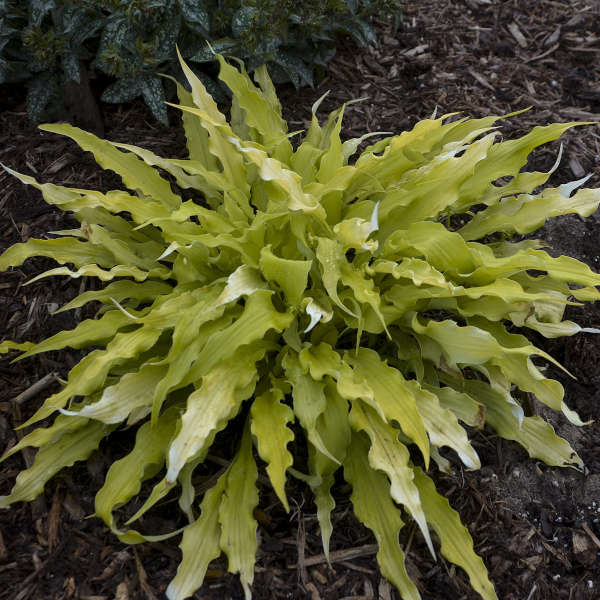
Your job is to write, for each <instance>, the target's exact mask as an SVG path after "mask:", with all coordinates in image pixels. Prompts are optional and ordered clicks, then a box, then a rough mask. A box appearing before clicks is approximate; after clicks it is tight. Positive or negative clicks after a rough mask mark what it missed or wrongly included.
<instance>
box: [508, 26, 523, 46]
mask: <svg viewBox="0 0 600 600" xmlns="http://www.w3.org/2000/svg"><path fill="white" fill-rule="evenodd" d="M508 30H509V31H510V33H511V35H512V36H513V37H514V38H515V40H516V42H517V44H519V46H521V48H523V49H525V48H527V40H526V39H525V36H524V35H523V34H522V33H521V30H520V29H519V26H518V25H517V24H516V23H515V22H514V21H513V22H512V23H509V25H508Z"/></svg>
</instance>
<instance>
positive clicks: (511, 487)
mask: <svg viewBox="0 0 600 600" xmlns="http://www.w3.org/2000/svg"><path fill="white" fill-rule="evenodd" d="M377 27H378V30H379V44H378V45H377V46H376V47H371V48H367V49H361V48H357V47H355V46H353V45H352V44H351V43H350V42H346V43H344V44H342V46H341V47H340V48H339V51H338V55H337V57H336V58H335V60H334V61H333V63H332V64H331V66H330V68H329V70H328V73H327V75H326V77H325V79H324V80H323V81H322V82H321V83H320V84H319V86H318V87H316V88H315V89H304V90H301V91H299V92H297V91H295V90H293V89H287V88H286V89H284V90H282V92H281V100H282V104H283V106H284V111H285V116H286V118H287V119H288V120H289V123H290V129H291V130H295V129H300V128H303V127H305V126H306V125H307V123H308V121H309V118H310V106H311V105H312V103H313V102H314V101H315V100H316V99H317V98H318V97H320V96H321V95H322V94H323V93H324V92H325V91H326V90H330V94H329V96H328V97H327V99H326V100H325V102H324V103H323V105H322V110H323V114H326V111H328V110H330V109H333V108H336V107H337V106H339V105H340V104H341V103H343V102H345V101H347V100H350V99H354V98H359V97H366V98H367V99H366V100H365V101H364V102H362V103H359V104H353V105H351V106H349V107H348V108H347V117H346V124H345V129H344V134H345V135H346V136H347V137H355V136H360V135H362V134H363V133H365V132H367V131H390V132H399V131H401V130H403V129H405V128H409V127H411V126H412V125H413V124H414V123H415V122H416V121H417V120H418V119H422V118H425V117H428V116H429V115H431V114H432V113H433V112H434V110H436V109H437V111H438V114H443V113H448V112H455V111H461V112H464V113H465V114H468V115H471V116H485V115H488V114H498V115H501V114H506V113H509V112H512V111H514V110H518V109H522V108H526V107H528V106H531V107H532V108H531V110H530V111H529V112H527V113H525V114H522V115H519V116H518V117H516V118H514V119H512V120H509V121H507V122H504V123H505V125H504V128H503V131H505V135H507V136H512V135H517V134H520V133H523V132H525V131H526V130H529V129H531V128H532V127H533V126H535V125H543V124H546V123H548V122H551V121H569V120H584V121H599V120H600V60H599V59H600V2H598V0H538V1H537V2H517V1H516V0H515V1H513V0H495V1H494V0H492V1H490V0H464V1H461V0H456V1H450V0H419V1H418V2H412V3H407V6H406V8H405V11H404V23H403V25H402V27H401V28H400V30H399V31H398V32H397V33H394V32H392V31H391V29H390V28H389V26H388V25H387V24H385V23H379V24H378V25H377ZM0 109H2V112H1V114H0V162H2V163H4V164H5V165H7V166H9V167H11V168H14V169H16V170H19V171H21V172H24V173H27V174H30V175H34V176H35V177H37V178H38V179H39V180H42V181H52V182H54V183H59V184H63V185H71V186H79V187H88V188H96V189H102V190H108V189H114V188H117V187H119V186H120V185H121V182H120V180H119V178H118V177H117V176H116V175H115V174H114V173H112V172H103V171H101V170H100V169H98V167H97V166H96V164H95V163H94V161H93V159H92V157H91V156H90V155H87V154H84V153H82V152H80V151H79V150H78V148H77V147H76V146H75V145H74V144H73V143H71V142H70V141H69V140H65V139H62V138H60V137H58V136H56V135H52V134H46V133H43V132H39V131H37V130H36V129H35V128H33V127H32V126H31V125H30V124H29V123H28V122H27V120H26V118H25V115H24V108H23V102H22V96H20V95H19V90H17V89H14V88H11V89H8V88H7V89H6V90H5V93H4V94H1V93H0ZM101 109H102V117H103V119H104V127H105V132H106V133H105V137H107V138H108V139H111V140H115V141H121V142H129V143H135V144H137V145H139V146H142V147H146V148H149V149H152V150H153V151H155V152H157V153H158V154H162V155H164V156H184V155H185V140H184V137H183V132H182V130H181V128H180V124H179V120H178V116H177V115H176V114H175V113H173V114H172V115H171V121H172V126H171V127H169V128H166V127H163V126H161V125H159V124H156V123H155V122H154V121H153V120H152V118H151V116H150V114H149V112H148V110H147V109H146V108H145V106H144V105H142V104H141V103H134V104H132V105H126V106H120V107H113V106H108V105H103V106H102V107H101ZM563 144H564V153H563V160H562V163H561V167H560V168H559V169H558V171H557V172H556V173H555V175H554V176H553V179H552V183H553V184H556V185H558V184H560V183H564V182H566V181H571V180H573V179H576V178H580V177H582V176H583V175H584V174H586V173H592V174H593V176H592V178H591V180H590V181H589V182H588V184H587V185H591V186H595V187H597V186H599V185H600V130H599V129H598V127H597V126H589V127H586V128H577V129H576V130H575V131H573V132H571V133H569V134H567V135H566V136H565V137H564V139H563ZM557 151H558V145H557V144H551V145H549V146H548V147H547V148H544V149H541V150H540V151H538V152H537V153H536V155H535V158H534V159H533V160H532V162H531V165H530V166H531V167H535V168H540V169H541V168H546V169H548V168H549V167H550V166H551V165H552V164H553V162H554V160H555V157H556V153H557ZM0 211H1V220H0V248H5V247H8V246H9V245H11V244H13V243H15V242H18V241H22V240H25V239H27V238H29V237H31V236H33V237H41V236H43V234H44V233H45V232H47V231H53V230H59V229H66V228H69V227H71V226H72V225H73V222H72V219H71V218H70V217H69V216H68V215H64V214H61V213H60V212H59V211H57V210H55V209H54V208H52V207H49V206H47V205H46V204H44V202H43V201H42V199H41V197H40V195H39V194H38V193H37V192H36V191H35V190H32V189H29V188H25V187H24V186H22V185H21V184H20V183H19V182H18V181H16V180H15V179H14V178H12V177H11V176H10V175H9V174H8V173H1V174H0ZM539 237H542V238H544V239H546V240H547V241H548V242H549V243H550V244H551V245H552V248H553V252H554V253H556V254H566V255H569V256H573V257H576V258H579V259H581V260H583V261H585V262H587V263H588V264H589V265H591V266H592V267H595V268H596V269H597V267H598V263H599V262H600V216H599V215H598V213H596V214H595V215H593V216H592V217H590V218H589V219H587V220H585V221H584V220H582V219H579V218H578V217H564V218H560V219H555V220H553V221H552V222H549V223H547V225H546V226H545V227H544V229H543V230H542V232H541V233H540V234H539ZM50 265H51V263H50V261H46V260H43V259H32V260H29V261H27V263H26V264H25V265H24V266H23V267H22V268H19V269H14V270H12V271H10V272H8V273H2V274H0V332H2V336H5V337H6V338H8V339H15V340H26V339H27V340H32V341H39V340H41V339H43V338H45V337H47V336H48V335H51V334H53V333H55V332H57V331H59V330H61V329H65V328H67V329H68V328H72V327H73V326H74V324H75V322H76V321H78V320H80V319H82V318H85V317H86V316H90V315H88V314H87V312H86V309H85V308H84V309H81V310H78V311H73V312H74V314H71V313H61V314H60V315H56V316H51V314H50V313H51V311H52V310H53V309H54V308H56V306H57V305H60V304H62V303H64V302H66V301H67V300H69V299H71V298H72V297H74V296H75V295H76V294H78V293H79V292H81V291H82V290H83V289H85V286H86V285H89V283H86V282H82V283H80V282H77V281H75V282H72V281H66V282H65V281H63V280H62V279H54V278H50V279H45V280H42V281H40V282H37V283H35V284H33V285H31V286H25V285H24V284H25V283H26V282H27V280H29V279H30V278H31V277H32V276H35V275H37V274H38V273H40V272H42V271H43V270H44V269H46V268H48V267H49V266H50ZM569 316H570V318H572V319H574V320H576V321H578V322H579V323H580V324H582V325H585V326H596V327H598V326H599V325H600V307H599V306H597V305H596V306H587V307H585V308H577V309H573V310H571V314H570V315H569ZM534 341H535V342H536V343H537V344H538V345H540V346H541V347H543V348H545V349H546V350H548V351H549V352H550V353H551V354H552V355H553V356H554V357H556V358H557V359H558V360H559V361H561V362H562V364H564V365H565V366H566V367H567V369H569V371H570V372H571V373H573V374H574V375H575V376H576V377H577V379H576V380H575V379H571V378H569V377H568V376H565V375H564V374H563V373H561V372H559V371H558V370H556V369H551V372H552V374H553V376H555V377H556V378H558V379H559V380H560V381H561V382H562V383H563V385H564V386H565V390H566V396H565V398H566V402H567V403H568V404H569V406H571V407H572V408H573V409H575V410H577V411H578V412H579V414H580V415H581V416H582V418H584V419H585V420H595V421H596V423H594V424H591V425H588V426H587V427H584V428H576V427H573V426H570V425H569V424H567V423H565V420H564V419H563V418H562V417H561V416H559V415H558V416H557V415H548V414H547V413H546V412H544V410H543V409H542V408H541V407H539V406H538V407H537V410H539V411H540V412H541V413H543V414H544V416H546V417H547V418H548V419H549V420H551V422H552V423H553V424H554V425H555V427H556V429H557V430H558V432H559V433H560V434H561V435H563V436H564V437H566V438H567V439H569V440H570V441H571V443H572V445H573V446H574V448H575V449H576V450H577V452H578V453H579V454H580V456H581V457H582V458H583V460H584V462H585V464H586V470H585V472H584V473H579V472H577V471H574V470H570V469H554V468H548V467H545V466H544V465H543V464H541V463H539V462H537V461H532V460H529V459H528V457H527V456H526V453H525V452H524V451H523V450H522V449H521V448H520V447H518V446H516V445H515V444H513V443H510V442H506V441H504V440H502V439H500V438H498V437H497V436H495V435H494V434H493V433H492V432H490V431H487V430H486V431H484V432H473V436H474V444H475V446H476V448H477V450H478V452H479V454H480V456H481V458H482V464H484V465H485V466H484V467H483V468H482V469H481V470H480V471H476V472H467V471H464V470H463V469H462V468H461V467H460V465H459V464H458V463H457V462H456V461H454V465H455V471H454V473H453V474H452V475H439V476H438V477H437V482H438V485H439V489H440V490H441V491H443V492H444V493H445V494H446V495H447V496H448V498H449V499H450V502H451V504H452V506H453V507H454V508H455V509H457V510H458V511H459V513H460V514H461V516H462V518H463V521H464V522H465V524H466V525H467V526H468V527H469V530H470V531H471V534H472V536H473V539H474V542H475V548H476V550H477V552H478V553H479V554H480V555H481V556H482V557H483V558H484V561H485V563H486V565H487V566H488V569H489V572H490V577H491V579H492V580H493V581H494V583H495V585H496V589H497V592H498V596H499V598H501V599H503V600H550V599H552V600H554V599H565V600H580V599H581V600H592V599H595V598H600V540H599V538H600V523H599V519H600V426H599V425H598V424H597V421H598V419H599V418H600V391H599V386H598V384H599V383H600V342H599V341H598V338H597V337H595V336H594V335H593V334H580V335H578V336H575V337H573V338H568V339H562V340H553V341H548V340H543V339H534ZM78 359H79V355H78V354H77V352H74V351H70V352H53V353H49V354H47V355H43V356H40V357H36V358H34V359H30V360H27V361H23V362H18V363H15V364H13V365H11V364H10V362H9V360H7V359H5V358H4V359H1V360H0V379H1V381H2V384H3V385H2V386H1V387H0V442H1V444H2V447H5V446H8V445H12V444H13V443H14V442H15V439H16V437H18V436H20V435H22V434H21V433H20V432H15V431H14V430H13V427H15V426H18V425H19V424H20V423H22V422H23V420H24V419H25V418H27V416H28V415H29V414H31V413H32V412H33V411H34V410H35V408H36V407H37V406H38V405H39V403H40V402H41V401H42V400H43V398H44V397H46V396H47V395H48V394H49V393H51V392H52V391H53V390H54V389H55V388H57V387H58V385H59V384H58V383H57V382H56V380H55V379H54V377H52V376H51V377H49V378H47V379H46V380H45V381H49V383H48V385H46V387H45V388H44V389H43V390H41V391H40V392H39V393H38V394H36V395H35V396H34V397H33V398H32V399H31V400H29V401H27V402H25V403H23V404H17V403H16V402H15V401H14V398H15V397H16V396H17V395H18V394H20V393H21V392H23V391H24V390H26V389H28V388H29V387H30V386H31V385H32V384H34V383H36V382H38V381H40V380H42V379H43V378H44V377H46V376H48V375H49V374H56V375H57V376H60V377H64V376H65V375H66V373H67V372H68V370H69V369H70V368H71V367H72V366H73V365H74V364H75V363H76V362H77V360H78ZM131 443H132V439H131V436H130V435H127V434H119V435H118V436H115V437H113V438H111V443H110V445H109V444H105V445H104V446H103V448H102V452H98V453H96V454H95V455H94V456H93V458H92V460H91V461H90V462H89V463H88V464H85V465H84V464H81V465H76V466H75V467H74V468H73V469H71V470H69V471H67V472H65V473H63V474H61V475H59V476H58V477H56V478H55V479H54V480H53V482H52V483H51V484H50V485H48V486H47V488H46V491H45V494H44V496H43V497H41V498H40V499H39V500H37V501H35V502H33V503H31V504H26V505H17V506H15V507H13V508H11V509H10V510H7V511H2V512H0V600H9V599H10V600H31V599H33V600H38V599H53V600H67V599H80V600H112V599H115V600H137V599H143V598H144V599H145V598H148V599H160V598H164V590H165V588H166V586H167V584H168V582H169V580H170V579H171V578H172V577H173V576H174V574H175V572H176V568H177V564H178V560H179V550H178V548H177V539H174V540H171V541H167V542H164V543H161V544H154V545H150V544H146V545H141V546H136V547H127V546H124V545H122V544H120V543H119V542H118V540H117V539H116V538H114V537H113V536H112V535H111V534H110V533H108V532H107V530H106V528H105V527H104V526H103V524H102V523H101V522H100V520H99V519H96V518H88V517H89V515H91V514H92V513H93V496H94V493H95V491H96V490H97V489H98V488H99V487H100V486H101V485H102V482H103V476H104V474H105V472H106V469H107V466H108V465H109V464H110V461H111V460H112V459H114V458H115V457H119V456H121V455H122V454H123V453H124V452H126V450H127V448H128V447H130V446H131ZM31 458H32V457H31V455H25V454H24V455H18V456H14V457H11V458H10V459H9V460H7V461H5V463H3V465H2V467H1V470H0V493H2V494H5V493H8V491H9V490H10V487H11V486H12V483H13V481H14V477H15V476H16V474H17V473H18V471H19V470H21V469H22V468H23V467H24V465H25V464H26V463H27V461H30V460H31ZM335 491H336V499H337V508H336V510H335V514H334V519H333V520H334V524H335V529H334V535H333V539H332V551H333V552H332V566H331V568H330V567H329V566H328V565H327V563H326V562H325V560H324V558H323V556H322V554H321V548H320V541H319V540H320V536H319V531H318V525H317V520H316V515H315V508H314V505H313V504H312V501H311V499H310V493H309V492H308V491H307V490H306V489H305V488H304V487H302V486H301V485H299V484H298V483H296V482H291V483H290V488H289V497H290V498H293V510H292V512H291V513H290V514H289V515H288V514H286V513H285V512H284V511H283V510H282V509H281V507H280V506H279V504H278V503H277V501H276V498H275V497H274V496H273V493H272V492H271V491H270V490H269V489H267V488H264V489H262V490H261V506H262V507H263V509H262V510H261V511H260V512H258V513H257V518H258V519H259V522H260V528H259V533H260V539H261V543H260V550H259V555H258V560H257V567H256V574H255V583H254V595H255V598H258V599H284V598H285V599H295V598H307V599H308V598H310V599H311V600H318V599H319V598H322V599H323V600H338V599H342V598H345V599H346V600H350V598H355V599H358V598H364V599H365V600H367V599H369V598H381V599H384V600H388V599H394V598H398V595H397V593H396V591H395V590H393V589H392V588H391V587H390V586H389V585H388V584H387V582H385V581H384V580H382V578H381V576H380V574H379V571H378V568H377V563H376V560H375V552H376V546H375V545H374V540H373V538H372V536H371V535H370V534H369V532H368V531H366V530H365V529H364V528H363V527H362V526H361V525H360V524H359V523H358V522H357V521H356V520H355V519H354V518H353V516H352V514H351V505H350V502H349V500H348V496H347V492H348V490H347V487H346V486H344V485H343V484H342V482H340V485H339V486H338V487H337V488H336V490H335ZM179 520H180V517H179V516H178V511H177V509H176V507H175V505H174V504H173V503H166V504H164V505H163V506H162V507H160V509H159V510H158V511H157V514H156V515H155V516H153V517H149V518H147V519H146V520H145V521H144V526H145V527H146V528H147V530H149V531H152V530H157V529H160V528H162V527H165V526H171V527H172V526H175V525H177V524H178V523H179ZM404 541H405V543H406V545H407V548H408V549H407V555H408V568H409V570H410V572H411V573H412V574H413V576H414V578H415V580H416V581H417V582H418V586H419V588H420V590H421V592H422V595H423V598H426V599H428V600H446V599H448V598H453V599H457V600H458V599H471V598H476V597H477V596H476V594H474V593H473V592H472V591H470V588H469V586H468V581H467V580H466V578H465V576H464V574H463V573H462V572H460V570H459V569H457V570H455V569H454V567H452V566H450V565H449V564H448V563H446V562H445V561H444V560H443V559H442V558H441V557H439V558H438V560H437V562H433V560H432V559H431V557H430V556H429V555H428V552H427V550H426V548H425V546H424V543H423V542H422V540H421V539H420V537H419V534H418V533H417V534H416V535H415V531H414V527H411V526H408V527H407V528H406V533H405V540H404ZM196 597H197V598H204V599H215V600H216V599H229V598H232V599H236V598H242V597H243V595H242V591H241V588H240V586H239V583H238V582H237V580H236V578H235V577H233V576H231V575H229V574H227V572H226V562H225V561H224V560H220V561H216V562H215V563H214V565H213V567H212V569H211V571H210V572H209V575H208V578H207V582H206V584H205V585H204V587H203V588H202V590H201V591H199V592H198V593H197V595H196Z"/></svg>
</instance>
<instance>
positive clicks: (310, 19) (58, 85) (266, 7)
mask: <svg viewBox="0 0 600 600" xmlns="http://www.w3.org/2000/svg"><path fill="white" fill-rule="evenodd" d="M399 8H400V7H399V0H308V1H305V2H297V1H296V0H293V1H292V0H133V1H129V0H96V1H92V0H25V1H22V0H0V84H2V83H5V82H14V81H26V82H27V86H28V96H27V111H28V114H29V116H30V118H31V119H32V120H33V121H39V120H40V119H41V118H42V115H43V114H44V111H45V109H47V108H48V106H50V105H51V104H52V102H53V101H55V102H60V100H61V96H62V90H63V88H64V85H65V83H67V82H69V81H75V82H77V83H79V82H80V79H81V76H82V71H83V70H84V69H85V70H87V69H91V70H96V71H99V72H102V73H104V74H106V75H108V76H110V77H111V78H114V82H113V83H112V84H110V85H109V86H108V87H107V88H106V89H105V90H104V91H103V94H102V100H104V101H105V102H117V103H119V102H128V101H130V100H133V99H134V98H136V97H138V96H142V97H143V98H144V100H145V101H146V103H147V104H148V106H149V107H150V108H151V109H152V112H153V114H154V115H155V117H156V118H157V119H159V120H160V121H162V122H166V109H165V105H164V101H165V88H164V81H163V80H162V79H161V78H160V77H159V75H158V74H159V73H160V74H163V73H166V74H171V75H175V76H177V77H180V76H181V74H180V71H179V66H178V63H177V61H176V53H175V46H176V45H179V48H180V50H181V53H182V55H183V56H184V57H185V58H186V59H187V60H189V61H191V62H192V63H194V62H195V63H205V62H209V61H212V60H213V54H212V52H211V51H210V49H209V47H208V44H207V41H208V42H210V43H211V45H212V47H213V48H214V50H215V51H216V52H219V53H222V54H227V55H231V56H236V57H238V58H241V59H243V60H245V61H246V64H247V65H248V69H249V70H250V71H253V70H254V69H255V68H256V67H258V66H260V65H262V64H265V63H267V64H268V66H269V69H270V71H271V73H272V75H273V77H274V79H275V80H276V81H278V82H283V81H291V82H292V83H293V84H294V85H295V86H296V87H298V86H301V85H312V82H313V74H314V69H315V67H325V66H326V65H327V63H328V62H329V60H331V58H332V57H333V55H334V54H335V43H336V40H335V38H336V35H338V34H346V35H350V36H352V37H353V38H354V39H355V40H356V41H357V42H359V43H360V44H362V45H366V44H367V43H369V42H372V41H374V34H373V31H372V29H371V28H370V26H369V25H368V23H367V19H368V18H369V17H370V16H371V15H374V14H379V15H387V16H393V17H394V18H395V19H397V18H398V15H399ZM205 79H206V78H205ZM205 83H208V85H209V89H211V91H212V92H213V93H215V92H217V91H218V88H216V85H215V84H213V85H212V86H210V83H209V82H207V81H206V80H205Z"/></svg>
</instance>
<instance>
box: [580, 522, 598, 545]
mask: <svg viewBox="0 0 600 600" xmlns="http://www.w3.org/2000/svg"><path fill="white" fill-rule="evenodd" d="M582 527H583V528H584V529H585V532H586V533H587V534H588V535H589V536H590V539H591V540H592V542H594V544H596V546H598V548H600V540H599V539H598V538H597V537H596V534H595V533H594V532H593V531H592V530H591V529H590V527H589V525H588V524H587V523H584V524H583V525H582Z"/></svg>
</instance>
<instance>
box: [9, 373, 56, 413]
mask: <svg viewBox="0 0 600 600" xmlns="http://www.w3.org/2000/svg"><path fill="white" fill-rule="evenodd" d="M57 379H58V373H56V372H55V371H53V372H52V373H48V374H47V375H44V377H42V378H41V379H40V380H39V381H36V382H35V383H34V384H33V385H30V386H29V387H28V388H27V389H26V390H25V391H24V392H21V393H20V394H19V395H18V396H16V397H15V398H13V402H15V403H16V404H18V405H21V404H23V403H24V402H27V400H30V399H31V398H33V397H34V396H37V394H39V393H40V392H42V391H44V390H45V389H46V388H47V387H49V386H50V385H51V384H53V383H54V382H55V381H56V380H57Z"/></svg>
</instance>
